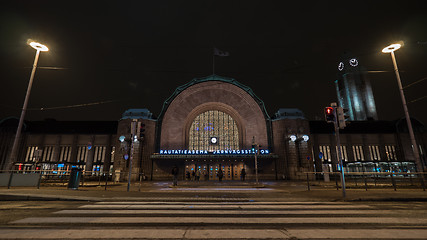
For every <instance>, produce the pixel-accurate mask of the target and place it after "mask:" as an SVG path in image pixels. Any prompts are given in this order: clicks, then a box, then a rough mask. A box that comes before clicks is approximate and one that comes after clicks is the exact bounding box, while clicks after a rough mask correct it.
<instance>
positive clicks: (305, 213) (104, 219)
mask: <svg viewBox="0 0 427 240" xmlns="http://www.w3.org/2000/svg"><path fill="white" fill-rule="evenodd" d="M423 212H426V211H425V210H406V209H391V208H387V207H385V208H384V207H382V209H376V208H374V207H373V206H369V205H367V204H358V203H345V202H334V203H328V202H289V203H288V202H193V201H192V202H184V201H183V202H159V201H153V202H136V201H133V202H100V203H96V204H93V205H84V206H81V207H79V208H77V209H69V210H61V211H57V212H55V213H54V214H51V215H46V216H41V217H29V218H24V219H20V220H16V221H12V222H10V223H9V224H10V225H11V226H14V225H18V226H19V227H20V228H19V229H18V228H15V227H16V226H14V227H13V228H6V227H5V228H2V229H0V239H33V238H37V239H64V238H65V239H67V238H72V239H88V238H90V239H132V238H133V239H135V238H138V239H141V238H142V239H165V238H166V239H291V238H295V239H427V238H426V236H427V217H424V216H427V214H423ZM402 216H403V217H402ZM410 216H413V217H410ZM218 225H221V226H223V227H221V228H218ZM22 226H25V227H24V228H22ZM46 226H48V227H49V228H45V227H46ZM122 226H126V228H122ZM135 226H138V227H135ZM140 226H143V228H141V227H140ZM164 226H168V227H167V228H162V227H164ZM169 226H173V227H172V228H171V227H169ZM266 226H267V228H266ZM365 226H366V228H365ZM159 227H160V228H159ZM259 227H261V228H259ZM313 227H315V228H313ZM73 228H74V229H73ZM257 228H259V229H257ZM392 228H400V229H392ZM159 229H161V230H159Z"/></svg>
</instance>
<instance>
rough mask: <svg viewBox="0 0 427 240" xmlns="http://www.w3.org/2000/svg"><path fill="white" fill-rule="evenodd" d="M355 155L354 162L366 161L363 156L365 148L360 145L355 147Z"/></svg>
mask: <svg viewBox="0 0 427 240" xmlns="http://www.w3.org/2000/svg"><path fill="white" fill-rule="evenodd" d="M353 155H354V161H356V162H360V161H365V156H363V146H359V145H355V146H353Z"/></svg>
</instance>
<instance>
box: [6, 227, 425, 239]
mask: <svg viewBox="0 0 427 240" xmlns="http://www.w3.org/2000/svg"><path fill="white" fill-rule="evenodd" d="M426 236H427V229H285V230H284V231H281V230H274V229H239V228H237V229H188V230H181V229H162V230H161V231H159V229H155V228H153V229H84V230H81V229H25V230H24V229H14V228H9V229H8V228H6V229H2V231H0V239H34V238H37V239H64V238H73V239H88V238H90V239H131V238H134V239H135V238H138V239H141V238H144V239H146V238H148V239H149V238H152V239H159V238H167V239H234V238H235V239H289V238H291V237H294V238H297V239H425V237H426Z"/></svg>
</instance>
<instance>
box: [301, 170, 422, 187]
mask: <svg viewBox="0 0 427 240" xmlns="http://www.w3.org/2000/svg"><path fill="white" fill-rule="evenodd" d="M305 174H306V176H307V189H308V190H311V187H312V186H322V187H325V188H336V189H337V190H339V189H340V188H341V186H340V185H341V180H340V177H341V173H340V172H305ZM313 176H314V177H313ZM426 176H427V172H399V173H393V172H346V173H345V174H344V177H345V185H346V188H347V189H352V188H353V189H361V188H362V189H363V188H364V189H365V190H366V191H368V189H379V188H393V189H394V191H397V189H398V188H402V189H403V188H422V189H423V191H425V190H426V187H425V177H426Z"/></svg>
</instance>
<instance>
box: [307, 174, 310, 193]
mask: <svg viewBox="0 0 427 240" xmlns="http://www.w3.org/2000/svg"><path fill="white" fill-rule="evenodd" d="M307 190H308V191H310V179H309V177H308V173H307Z"/></svg>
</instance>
